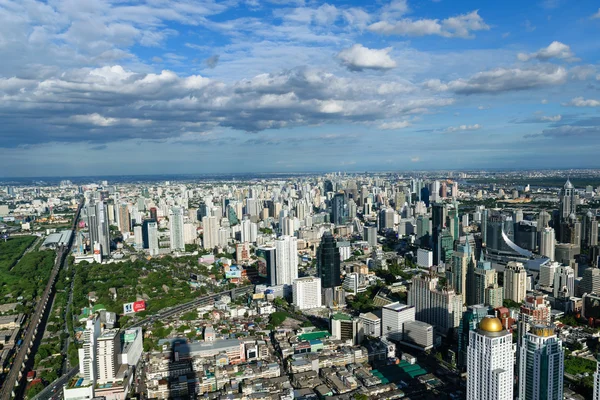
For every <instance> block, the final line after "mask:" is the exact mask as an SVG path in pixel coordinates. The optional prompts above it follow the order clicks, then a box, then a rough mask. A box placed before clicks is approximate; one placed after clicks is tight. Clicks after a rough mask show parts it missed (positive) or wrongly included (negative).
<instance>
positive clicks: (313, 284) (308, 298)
mask: <svg viewBox="0 0 600 400" xmlns="http://www.w3.org/2000/svg"><path fill="white" fill-rule="evenodd" d="M292 297H293V299H294V305H295V306H296V307H298V308H299V309H300V310H306V309H311V308H317V307H321V279H320V278H315V277H312V276H307V277H305V278H298V279H294V282H293V284H292Z"/></svg>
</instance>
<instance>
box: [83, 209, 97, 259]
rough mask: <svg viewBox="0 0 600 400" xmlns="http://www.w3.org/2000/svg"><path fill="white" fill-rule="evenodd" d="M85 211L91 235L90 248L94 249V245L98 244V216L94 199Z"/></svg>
mask: <svg viewBox="0 0 600 400" xmlns="http://www.w3.org/2000/svg"><path fill="white" fill-rule="evenodd" d="M85 211H86V216H87V226H88V231H89V234H90V247H91V248H94V244H95V243H97V242H98V216H97V215H96V204H95V203H94V200H93V199H92V200H90V201H89V202H88V203H87V204H86V206H85Z"/></svg>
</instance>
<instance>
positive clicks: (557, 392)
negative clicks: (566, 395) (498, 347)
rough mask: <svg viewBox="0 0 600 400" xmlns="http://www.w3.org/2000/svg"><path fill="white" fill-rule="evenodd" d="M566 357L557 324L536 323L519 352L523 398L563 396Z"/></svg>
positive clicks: (535, 399) (556, 398)
mask: <svg viewBox="0 0 600 400" xmlns="http://www.w3.org/2000/svg"><path fill="white" fill-rule="evenodd" d="M564 361H565V354H564V350H563V346H562V341H561V340H560V339H559V338H558V337H557V336H556V333H555V332H554V328H553V327H552V326H544V325H535V326H533V327H532V328H531V330H530V331H529V332H528V333H527V334H526V335H525V338H524V339H523V345H522V346H521V352H520V355H519V400H563V374H564Z"/></svg>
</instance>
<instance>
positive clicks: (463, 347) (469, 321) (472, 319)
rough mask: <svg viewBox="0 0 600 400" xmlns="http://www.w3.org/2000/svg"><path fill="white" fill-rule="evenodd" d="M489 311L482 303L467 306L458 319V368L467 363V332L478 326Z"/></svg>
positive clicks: (463, 366)
mask: <svg viewBox="0 0 600 400" xmlns="http://www.w3.org/2000/svg"><path fill="white" fill-rule="evenodd" d="M488 313H489V307H486V306H484V305H483V304H477V305H474V306H468V307H467V311H465V312H464V313H463V315H462V318H461V320H460V325H459V328H458V356H457V364H458V366H459V367H460V368H465V367H466V365H467V348H468V346H469V333H470V332H471V331H474V330H476V329H477V327H478V326H479V322H480V321H481V320H482V319H483V318H484V317H485V316H486V315H488Z"/></svg>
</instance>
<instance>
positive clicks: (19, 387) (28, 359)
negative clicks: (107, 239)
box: [0, 204, 81, 400]
mask: <svg viewBox="0 0 600 400" xmlns="http://www.w3.org/2000/svg"><path fill="white" fill-rule="evenodd" d="M80 211H81V204H80V205H79V208H78V209H77V214H76V215H75V218H74V219H73V226H72V228H71V229H72V231H73V232H74V231H75V227H76V224H77V220H78V219H79V213H80ZM74 237H75V235H74V234H73V235H72V236H71V241H70V242H69V244H68V245H67V246H66V247H61V248H59V249H58V251H57V256H56V262H55V264H54V268H52V272H51V273H50V279H49V280H48V284H47V285H46V288H45V289H44V293H43V294H42V296H41V297H40V299H39V301H38V302H37V304H36V308H35V311H34V313H33V315H32V317H31V319H30V322H29V325H28V326H27V330H26V332H25V335H24V336H23V345H22V346H21V347H20V348H19V350H18V352H17V354H16V356H15V358H14V360H13V363H12V366H11V368H10V371H9V372H8V374H7V375H6V377H5V379H4V382H3V385H2V389H1V391H0V400H10V399H11V398H12V397H13V391H14V392H15V397H17V398H21V397H22V395H23V392H24V389H25V386H26V377H27V371H28V368H32V367H33V359H34V356H35V352H36V350H37V345H39V342H40V340H41V335H42V333H43V332H44V329H45V328H46V322H47V320H48V314H49V313H50V306H51V301H52V295H53V294H54V284H55V282H56V277H57V276H58V272H59V271H60V269H61V267H62V266H63V264H64V263H65V261H66V258H67V255H68V254H69V251H70V250H71V246H72V244H73V238H74ZM46 304H47V305H48V307H46V306H45V305H46ZM38 332H39V335H38ZM30 344H33V347H31V351H30ZM29 351H30V354H28V352H29ZM22 367H24V368H23V374H22V375H21V376H20V374H21V369H22Z"/></svg>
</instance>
